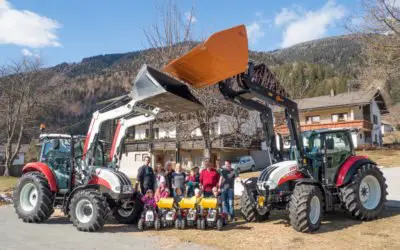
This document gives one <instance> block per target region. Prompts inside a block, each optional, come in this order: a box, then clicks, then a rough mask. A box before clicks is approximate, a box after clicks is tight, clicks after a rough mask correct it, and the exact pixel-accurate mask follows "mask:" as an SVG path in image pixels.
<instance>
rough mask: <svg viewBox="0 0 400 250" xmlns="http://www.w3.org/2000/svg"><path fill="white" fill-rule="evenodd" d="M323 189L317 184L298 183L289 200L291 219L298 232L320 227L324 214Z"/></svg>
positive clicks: (314, 229)
mask: <svg viewBox="0 0 400 250" xmlns="http://www.w3.org/2000/svg"><path fill="white" fill-rule="evenodd" d="M323 207H324V203H323V197H322V192H321V189H320V188H319V187H318V186H315V185H307V184H299V185H297V186H296V187H295V188H294V190H293V194H292V196H291V199H290V202H289V219H290V224H291V225H292V227H293V228H294V229H295V230H296V231H298V232H303V233H307V232H313V231H316V230H318V229H319V226H320V225H321V218H322V214H323Z"/></svg>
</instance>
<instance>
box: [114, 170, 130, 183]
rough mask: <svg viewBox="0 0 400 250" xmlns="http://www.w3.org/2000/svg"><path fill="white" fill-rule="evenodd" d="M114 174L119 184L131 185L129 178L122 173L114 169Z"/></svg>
mask: <svg viewBox="0 0 400 250" xmlns="http://www.w3.org/2000/svg"><path fill="white" fill-rule="evenodd" d="M114 174H115V175H116V176H117V177H118V179H119V182H120V183H121V186H126V185H129V186H131V185H132V184H131V180H129V178H128V177H127V176H126V175H125V174H124V173H122V172H120V171H117V170H116V171H114Z"/></svg>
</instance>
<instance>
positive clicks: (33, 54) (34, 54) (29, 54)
mask: <svg viewBox="0 0 400 250" xmlns="http://www.w3.org/2000/svg"><path fill="white" fill-rule="evenodd" d="M21 53H22V55H23V56H26V57H35V58H40V55H39V53H38V52H37V51H35V52H34V51H31V50H29V49H27V48H23V49H22V50H21Z"/></svg>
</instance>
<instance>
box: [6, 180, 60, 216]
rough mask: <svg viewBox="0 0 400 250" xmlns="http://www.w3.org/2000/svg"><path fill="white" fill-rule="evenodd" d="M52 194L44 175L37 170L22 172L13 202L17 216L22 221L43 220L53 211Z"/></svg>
mask: <svg viewBox="0 0 400 250" xmlns="http://www.w3.org/2000/svg"><path fill="white" fill-rule="evenodd" d="M53 200H54V194H53V193H52V192H51V190H50V187H49V183H48V182H47V179H46V177H44V175H43V174H42V173H39V172H30V173H26V174H24V175H23V176H22V177H21V178H20V179H19V180H18V183H17V186H16V188H15V190H14V194H13V202H14V208H15V211H16V213H17V214H18V218H20V219H22V220H23V221H24V222H30V223H32V222H43V221H45V220H47V219H48V218H49V217H50V216H51V215H52V214H53V212H54V209H53Z"/></svg>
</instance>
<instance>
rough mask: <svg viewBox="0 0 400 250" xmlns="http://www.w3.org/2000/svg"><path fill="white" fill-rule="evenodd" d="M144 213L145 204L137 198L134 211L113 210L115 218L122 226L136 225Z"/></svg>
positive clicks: (118, 208) (117, 208)
mask: <svg viewBox="0 0 400 250" xmlns="http://www.w3.org/2000/svg"><path fill="white" fill-rule="evenodd" d="M142 211H143V203H142V201H141V200H140V198H138V196H136V199H135V205H134V206H133V209H130V210H129V209H128V210H125V209H123V208H120V207H116V208H114V210H113V216H114V218H115V220H116V221H118V222H119V223H122V224H136V223H137V222H138V221H139V218H140V215H141V214H142Z"/></svg>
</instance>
